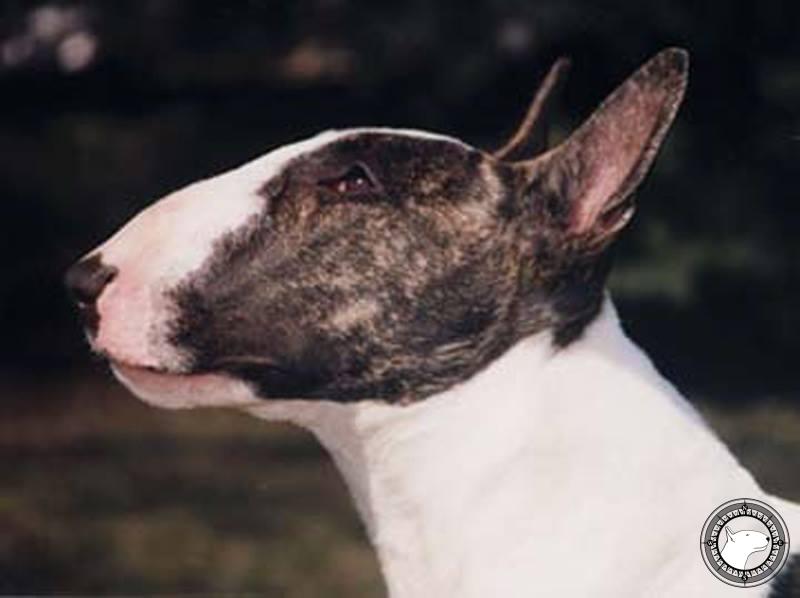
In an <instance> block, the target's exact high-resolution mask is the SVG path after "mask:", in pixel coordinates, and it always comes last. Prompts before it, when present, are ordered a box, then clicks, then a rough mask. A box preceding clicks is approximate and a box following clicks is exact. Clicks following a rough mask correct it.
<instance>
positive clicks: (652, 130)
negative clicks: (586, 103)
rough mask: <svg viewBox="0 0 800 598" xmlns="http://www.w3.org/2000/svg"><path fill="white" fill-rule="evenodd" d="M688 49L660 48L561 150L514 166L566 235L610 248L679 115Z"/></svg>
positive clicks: (530, 190)
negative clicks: (632, 197) (633, 196)
mask: <svg viewBox="0 0 800 598" xmlns="http://www.w3.org/2000/svg"><path fill="white" fill-rule="evenodd" d="M688 63H689V57H688V54H687V53H686V51H684V50H681V49H677V48H670V49H667V50H664V51H662V52H661V53H659V54H658V55H656V56H655V57H654V58H652V59H651V60H650V61H648V62H647V63H646V64H645V65H644V66H642V67H641V68H640V69H639V70H638V71H636V72H635V73H634V74H633V75H632V76H631V77H630V78H629V79H628V80H627V81H625V82H624V83H623V84H622V85H620V86H619V87H618V88H617V89H616V91H614V92H613V93H612V94H611V95H610V96H609V97H608V98H606V100H605V101H604V102H603V103H602V104H601V105H600V107H599V108H598V109H597V110H595V112H594V114H592V116H591V117H590V118H589V119H588V120H587V121H586V122H584V123H583V125H581V126H580V127H579V128H578V129H577V130H576V131H575V132H574V133H573V134H572V135H571V136H570V137H569V138H568V139H567V140H566V141H564V142H563V143H562V144H561V145H559V146H558V147H556V148H554V149H553V150H551V151H549V152H548V153H546V154H544V155H542V156H539V157H538V158H535V159H533V160H528V161H525V162H517V163H515V167H516V168H518V169H520V170H521V171H522V173H523V179H524V181H525V184H527V186H528V188H527V192H528V195H529V196H530V197H531V198H535V196H536V195H538V196H540V197H542V196H543V199H544V202H545V203H544V205H545V206H547V208H546V209H547V210H548V211H549V212H550V213H552V214H553V215H554V216H555V217H556V218H557V220H558V222H559V223H560V224H561V225H562V226H563V228H564V229H565V230H566V232H567V233H568V234H569V235H570V236H572V237H576V238H577V239H578V240H579V243H580V244H582V245H584V246H588V247H590V248H598V247H604V246H605V245H606V244H607V243H608V242H610V241H611V240H612V239H613V238H614V233H616V232H617V231H619V230H620V229H621V228H622V227H623V226H624V225H625V224H626V223H627V222H628V220H629V219H630V217H631V216H632V215H633V203H632V201H631V200H630V196H631V194H632V193H633V191H634V190H635V189H636V187H637V186H638V185H639V183H640V182H641V181H642V178H644V176H645V174H646V173H647V171H648V169H649V168H650V165H651V164H652V162H653V159H654V158H655V156H656V152H657V151H658V148H659V146H660V145H661V142H662V141H663V139H664V136H665V135H666V133H667V130H668V129H669V126H670V124H671V123H672V121H673V119H674V118H675V114H676V112H677V110H678V106H679V105H680V103H681V100H682V99H683V95H684V91H685V89H686V83H687V78H688Z"/></svg>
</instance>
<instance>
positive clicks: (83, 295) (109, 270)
mask: <svg viewBox="0 0 800 598" xmlns="http://www.w3.org/2000/svg"><path fill="white" fill-rule="evenodd" d="M116 275H117V269H116V268H114V267H113V266H107V265H106V264H104V263H103V262H102V260H101V258H100V255H93V256H92V257H90V258H87V259H85V260H81V261H80V262H78V263H77V264H74V265H73V266H72V267H71V268H70V269H69V270H67V273H66V275H65V276H64V285H65V286H66V287H67V290H68V291H69V293H70V295H72V298H73V299H74V300H75V302H76V303H77V304H78V306H79V307H81V308H88V307H93V306H94V304H95V302H96V301H97V298H98V297H100V294H101V293H102V292H103V289H104V288H106V286H108V283H110V282H111V281H112V280H114V277H115V276H116Z"/></svg>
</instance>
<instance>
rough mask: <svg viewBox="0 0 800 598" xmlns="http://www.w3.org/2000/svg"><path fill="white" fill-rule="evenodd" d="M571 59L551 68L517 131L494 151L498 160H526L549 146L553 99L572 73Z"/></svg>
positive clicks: (561, 61)
mask: <svg viewBox="0 0 800 598" xmlns="http://www.w3.org/2000/svg"><path fill="white" fill-rule="evenodd" d="M569 67H570V61H569V59H568V58H564V57H562V58H559V59H558V60H556V61H555V62H554V63H553V66H551V67H550V70H549V71H548V72H547V75H545V78H544V79H543V80H542V82H541V84H540V85H539V89H537V90H536V93H535V94H534V96H533V100H532V101H531V104H530V106H528V111H527V113H526V114H525V118H523V119H522V122H521V123H520V125H519V127H518V128H517V130H516V131H515V132H514V134H513V135H512V136H511V137H510V138H509V139H508V141H506V143H505V144H504V145H503V147H501V148H500V149H498V150H496V151H494V152H493V154H492V155H493V156H494V157H495V158H497V159H498V160H522V159H523V158H526V157H527V158H529V157H531V156H535V155H536V154H540V153H541V152H543V151H544V150H545V149H547V135H548V129H549V122H548V121H549V118H548V116H549V112H550V108H551V107H552V105H553V98H554V97H555V96H556V95H557V92H558V90H559V89H560V88H561V85H562V84H563V82H564V79H565V78H566V76H567V73H568V72H569Z"/></svg>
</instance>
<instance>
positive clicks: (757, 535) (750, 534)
mask: <svg viewBox="0 0 800 598" xmlns="http://www.w3.org/2000/svg"><path fill="white" fill-rule="evenodd" d="M725 534H726V536H727V538H728V542H733V545H735V546H736V549H737V550H738V551H740V552H741V553H742V554H750V553H752V552H759V551H761V550H764V549H765V548H766V547H767V546H769V536H767V535H766V534H762V533H761V532H757V531H754V530H749V529H745V530H741V531H738V532H735V531H733V530H731V528H730V527H728V526H727V525H726V526H725ZM726 547H727V544H726Z"/></svg>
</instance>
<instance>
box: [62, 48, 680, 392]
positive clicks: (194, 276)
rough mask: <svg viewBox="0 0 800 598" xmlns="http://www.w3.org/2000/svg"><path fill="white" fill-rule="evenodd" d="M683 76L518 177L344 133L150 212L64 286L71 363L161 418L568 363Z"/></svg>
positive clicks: (464, 151)
mask: <svg viewBox="0 0 800 598" xmlns="http://www.w3.org/2000/svg"><path fill="white" fill-rule="evenodd" d="M686 71H687V57H686V54H685V53H684V52H682V51H680V50H666V51H664V52H662V53H661V54H659V55H658V56H656V57H655V58H654V59H652V60H651V61H650V62H648V63H647V64H646V65H644V66H643V67H642V68H641V69H640V70H639V71H637V72H636V73H635V74H634V75H633V76H632V77H631V78H630V79H628V80H627V81H626V82H625V83H624V84H623V85H622V86H620V87H619V88H618V89H617V90H616V91H615V92H614V93H613V94H612V95H611V96H610V97H609V98H608V99H607V100H606V101H605V102H604V103H603V104H602V105H601V106H600V107H599V108H598V110H597V111H596V112H595V113H594V114H593V115H592V116H591V117H590V118H589V119H588V120H587V121H586V122H585V123H584V124H583V125H582V126H581V127H580V128H578V130H577V131H576V132H575V133H573V134H572V135H571V136H570V137H569V138H568V139H567V140H566V141H565V142H563V143H562V144H561V145H559V146H558V147H556V148H554V149H552V150H550V151H547V152H545V153H543V154H540V155H538V156H536V157H533V158H530V159H524V160H519V159H517V160H515V161H512V160H510V159H509V158H508V155H509V154H510V153H509V152H508V151H503V152H498V153H497V154H494V155H493V154H491V153H488V152H484V151H481V150H479V149H476V148H474V147H471V146H469V145H467V144H465V143H463V142H461V141H459V140H456V139H453V138H449V137H445V136H441V135H434V134H430V133H423V132H418V131H407V130H395V129H351V130H344V131H338V132H327V133H323V134H320V135H318V136H316V137H313V138H311V139H309V140H306V141H302V142H299V143H295V144H292V145H288V146H285V147H282V148H280V149H277V150H275V151H272V152H270V153H268V154H266V155H265V156H263V157H261V158H258V159H256V160H254V161H252V162H250V163H248V164H246V165H244V166H242V167H241V168H238V169H236V170H233V171H231V172H227V173H225V174H222V175H220V176H217V177H215V178H212V179H208V180H204V181H200V182H198V183H195V184H193V185H191V186H189V187H186V188H184V189H181V190H179V191H177V192H175V193H172V194H170V195H168V196H167V197H165V198H164V199H162V200H160V201H158V202H156V203H155V204H153V205H152V206H151V207H149V208H147V209H146V210H144V211H143V212H141V213H140V214H139V215H138V216H136V217H135V218H134V219H133V220H132V221H130V222H129V223H128V224H127V225H125V226H124V227H123V228H122V229H121V230H120V231H119V232H118V233H116V234H115V235H114V236H113V237H111V239H109V240H108V241H107V242H105V243H104V244H102V245H101V246H100V247H98V248H97V249H95V250H94V251H92V252H90V253H89V254H88V255H87V256H86V257H85V258H84V259H83V260H82V261H81V262H79V263H78V264H76V265H75V266H73V268H72V269H71V270H70V271H69V272H68V274H67V284H68V286H69V287H70V288H71V289H72V291H73V293H74V294H75V296H76V298H77V301H78V303H79V305H80V306H81V310H82V311H83V312H84V314H85V315H86V317H87V328H88V331H89V332H88V335H89V338H90V342H91V344H92V346H93V348H94V349H95V350H96V351H98V352H100V353H101V354H102V355H104V356H105V357H107V358H108V359H109V360H110V363H111V365H112V368H113V370H114V371H115V373H116V374H117V376H118V377H119V378H121V379H122V380H123V382H124V383H125V384H127V385H128V386H129V387H130V388H131V389H132V390H133V391H134V393H136V394H138V395H139V396H141V397H142V398H144V399H146V400H148V401H152V402H155V403H158V404H161V405H164V406H181V405H199V404H213V405H217V404H237V403H239V404H241V403H248V402H252V401H257V400H259V399H273V398H280V399H293V398H302V399H318V400H328V401H354V400H359V399H377V400H383V401H388V402H404V401H413V400H418V399H422V398H424V397H426V396H429V395H430V394H432V393H435V392H437V391H440V390H443V389H445V388H447V387H449V386H452V385H453V384H456V383H457V382H459V381H462V380H465V379H466V378H468V377H469V376H471V375H472V374H474V373H475V372H476V371H478V370H479V369H481V368H482V367H484V366H485V365H487V364H488V363H489V362H490V361H492V360H493V359H494V358H496V357H497V356H499V355H500V354H501V353H503V352H504V351H505V350H506V349H508V348H509V347H510V346H511V345H512V344H513V343H514V342H516V341H517V340H518V339H520V338H521V337H523V336H526V335H530V334H533V333H536V332H542V331H550V332H551V333H552V335H553V339H554V343H555V344H557V345H565V344H568V343H570V342H571V341H573V340H574V339H576V338H577V337H578V336H579V335H580V333H581V331H582V329H583V327H584V326H586V324H587V323H588V322H589V321H591V319H592V318H593V317H594V316H595V315H596V313H597V311H598V309H599V306H600V304H601V301H602V294H603V287H604V283H605V277H606V273H607V267H608V260H607V259H606V257H607V256H606V251H605V250H606V248H607V247H608V245H609V244H610V243H611V241H612V240H613V239H614V238H615V236H616V234H617V232H618V231H619V230H620V229H621V228H622V227H623V226H624V225H625V224H626V222H627V221H628V220H629V218H630V216H631V214H632V212H633V203H632V201H631V194H632V192H633V190H634V189H635V187H636V186H637V185H638V184H639V182H640V181H641V179H642V178H643V176H644V174H645V172H646V171H647V169H648V168H649V166H650V164H651V162H652V160H653V158H654V156H655V153H656V150H657V148H658V146H659V145H660V143H661V141H662V139H663V137H664V135H665V133H666V131H667V129H668V127H669V125H670V123H671V122H672V120H673V118H674V115H675V113H676V110H677V107H678V105H679V103H680V100H681V98H682V95H683V91H684V87H685V83H686ZM517 137H519V134H518V135H517Z"/></svg>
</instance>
